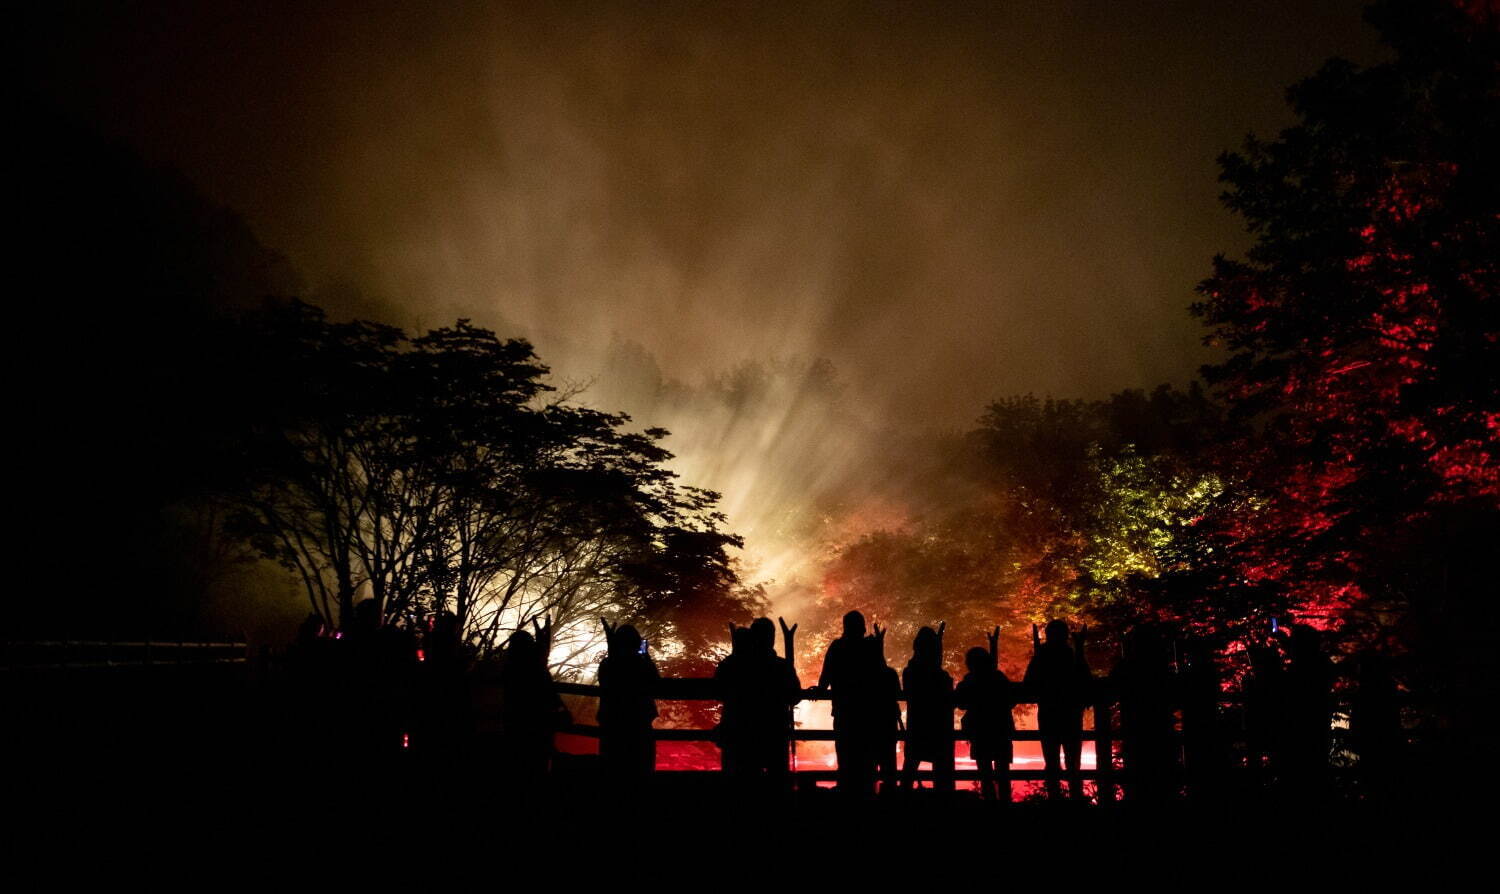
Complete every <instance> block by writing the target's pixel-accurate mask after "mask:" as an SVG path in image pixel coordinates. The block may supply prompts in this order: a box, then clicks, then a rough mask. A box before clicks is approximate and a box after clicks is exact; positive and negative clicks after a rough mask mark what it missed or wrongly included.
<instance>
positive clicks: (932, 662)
mask: <svg viewBox="0 0 1500 894" xmlns="http://www.w3.org/2000/svg"><path fill="white" fill-rule="evenodd" d="M940 642H941V640H940V638H939V636H938V632H937V631H936V630H933V629H932V628H931V627H923V628H922V629H921V630H918V631H917V637H916V639H915V640H913V641H912V656H911V661H909V662H907V665H906V668H905V670H903V671H902V672H901V687H902V690H903V691H904V692H905V693H906V761H905V764H904V766H903V767H902V782H901V785H902V787H903V788H904V789H907V790H911V789H912V788H913V787H914V786H915V784H916V778H917V766H918V764H920V763H921V762H923V761H927V762H929V763H931V764H932V775H933V790H934V791H937V792H951V791H953V678H952V677H950V676H948V672H947V671H945V670H943V655H942V648H941V646H940V645H939V644H940Z"/></svg>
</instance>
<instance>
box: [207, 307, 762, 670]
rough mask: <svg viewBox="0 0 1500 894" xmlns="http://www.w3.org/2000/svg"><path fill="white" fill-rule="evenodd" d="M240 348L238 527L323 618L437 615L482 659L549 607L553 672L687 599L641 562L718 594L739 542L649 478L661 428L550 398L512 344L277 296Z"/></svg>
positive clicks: (699, 496)
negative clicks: (339, 312)
mask: <svg viewBox="0 0 1500 894" xmlns="http://www.w3.org/2000/svg"><path fill="white" fill-rule="evenodd" d="M243 353H244V354H245V356H246V357H261V358H267V359H266V360H263V361H261V365H260V367H258V368H259V369H260V374H259V375H258V376H257V379H258V381H257V386H256V387H257V389H258V390H259V392H260V393H261V394H263V395H264V396H265V397H264V403H263V405H262V406H260V407H259V408H258V411H257V412H254V413H250V414H248V415H247V418H248V419H249V420H250V424H248V425H247V426H246V427H245V430H244V431H243V432H242V433H241V434H242V436H241V437H240V438H237V439H235V441H234V443H235V444H236V445H237V446H238V447H239V449H240V452H241V456H240V458H241V461H242V463H243V465H244V466H245V467H246V468H247V469H248V475H247V478H246V484H245V486H244V487H242V488H241V489H239V490H238V492H237V493H236V494H235V499H236V500H237V501H238V505H239V506H240V508H241V512H240V513H239V514H238V517H237V522H238V529H239V531H240V532H241V533H242V534H243V535H244V536H246V537H247V538H249V539H250V540H251V542H253V543H254V544H255V545H256V546H257V548H258V549H259V550H260V551H261V552H262V554H263V555H265V556H267V557H270V558H274V559H276V560H277V561H279V562H280V563H281V564H283V565H284V566H286V567H288V568H290V569H292V570H294V571H295V572H296V573H297V574H298V575H299V577H300V579H301V580H302V581H303V583H304V586H305V588H306V590H307V593H308V596H309V599H310V601H311V603H312V605H313V608H314V610H315V611H317V612H318V613H319V614H320V615H322V616H323V617H324V618H325V619H326V620H328V621H329V622H330V623H334V624H347V623H348V620H349V618H350V617H351V616H352V615H351V612H352V608H353V604H354V602H355V601H356V599H357V598H359V597H360V596H362V595H364V594H368V596H369V598H371V599H372V600H373V601H374V606H375V611H376V613H377V614H378V615H379V617H380V618H381V619H382V620H383V622H384V623H393V622H398V621H401V622H404V623H406V624H408V625H413V626H418V625H422V624H425V623H426V621H427V619H429V618H432V617H435V616H436V615H437V614H439V613H441V612H452V613H453V614H454V615H455V616H456V619H457V624H458V628H459V630H460V631H461V633H462V635H463V638H464V640H465V641H466V642H467V643H468V644H469V645H470V646H471V647H472V648H473V649H475V650H476V651H477V652H478V653H479V654H480V655H484V654H487V653H489V652H492V651H493V650H495V649H496V648H497V647H498V646H500V645H502V644H503V642H504V640H505V638H506V637H507V636H508V635H509V634H510V633H511V632H512V631H514V630H517V629H522V628H524V626H525V625H526V624H527V623H528V622H529V621H531V620H532V619H535V618H538V617H542V616H548V617H550V618H551V619H552V621H553V623H554V625H555V627H556V631H557V632H556V635H555V636H554V640H553V641H554V643H555V644H556V646H557V647H558V648H557V650H556V652H554V654H553V656H552V660H553V664H554V666H556V667H559V668H562V669H565V670H567V669H571V670H575V671H581V670H582V669H583V668H584V666H586V665H589V664H591V656H590V655H588V654H587V652H588V650H589V648H591V647H592V646H593V645H595V644H596V643H595V638H594V636H593V633H592V631H593V627H594V618H595V617H597V616H598V615H599V614H600V613H601V612H608V613H610V614H616V615H629V616H631V617H635V616H636V615H638V614H643V613H649V612H650V611H652V610H653V608H654V607H655V606H656V605H657V604H658V603H661V602H666V601H671V602H680V601H682V600H683V599H684V598H686V599H688V600H689V601H691V599H692V598H694V597H696V596H698V595H701V594H702V592H703V589H704V588H703V587H701V586H699V587H697V588H696V589H693V590H692V591H691V592H688V593H686V595H685V594H684V592H682V591H681V588H674V587H673V586H671V585H670V584H671V582H670V581H664V580H662V579H660V578H659V577H658V578H652V577H651V576H650V575H644V574H643V573H642V569H645V568H653V567H669V566H672V567H676V568H677V574H678V575H679V576H680V577H686V576H688V575H690V574H696V575H699V576H703V575H708V576H709V577H714V578H715V579H716V580H719V581H720V583H722V584H723V585H724V587H728V586H729V585H730V581H731V580H732V572H730V571H729V567H728V559H727V557H726V555H725V553H724V550H725V549H726V548H727V547H728V546H730V545H735V544H737V543H738V541H737V539H736V538H734V537H733V536H732V535H729V534H727V533H724V532H722V531H720V530H719V524H720V522H721V520H722V517H721V516H720V515H718V514H717V513H716V512H715V511H714V509H713V506H714V502H715V500H716V498H717V495H715V494H713V493H711V492H707V491H703V490H700V489H697V488H691V487H684V486H680V485H678V484H677V483H676V481H675V478H674V475H673V474H672V473H671V472H670V471H668V470H667V469H666V468H665V467H664V465H663V463H664V462H665V461H666V460H667V459H669V458H670V454H669V453H668V452H667V451H666V450H665V449H663V448H662V447H661V446H660V445H659V444H658V443H657V442H658V441H659V440H660V439H661V438H662V437H664V436H665V435H666V432H664V431H661V430H657V429H652V430H647V431H645V432H631V431H628V430H626V429H625V427H624V426H625V424H626V423H627V422H628V421H629V420H628V417H625V416H623V415H617V414H608V413H603V412H599V411H597V410H592V409H588V408H583V407H578V406H573V405H571V404H570V403H568V401H567V400H566V396H561V397H559V396H557V395H555V394H554V393H553V389H552V387H551V386H549V385H547V384H546V383H545V382H544V381H543V377H544V376H545V374H546V372H547V369H546V367H544V366H542V365H541V364H540V363H539V362H538V361H537V359H536V357H535V355H534V354H533V352H532V350H531V347H530V345H528V344H527V343H525V342H523V341H518V340H501V339H499V338H497V337H496V336H495V335H494V334H493V333H491V332H489V331H487V330H484V329H480V328H477V327H474V326H471V325H469V324H468V323H467V322H466V321H459V322H458V323H457V324H456V325H454V326H451V327H446V328H442V329H437V330H434V331H431V332H429V333H427V334H425V335H422V336H419V337H416V338H408V337H407V336H406V334H405V333H403V332H401V331H400V330H398V329H395V328H393V327H389V326H384V325H380V324H376V323H370V322H367V321H354V322H349V323H335V322H330V321H329V320H328V319H327V318H326V316H325V315H324V314H323V313H322V312H321V311H319V310H318V309H316V308H314V307H311V306H309V305H305V304H292V305H290V306H288V307H285V308H281V309H275V310H271V311H268V312H265V313H262V314H259V315H255V316H253V317H250V318H249V319H248V323H247V326H246V338H245V341H244V343H243ZM251 362H253V361H251ZM689 542H690V543H691V546H690V547H689V546H686V545H685V544H687V543H689ZM725 575H728V577H725Z"/></svg>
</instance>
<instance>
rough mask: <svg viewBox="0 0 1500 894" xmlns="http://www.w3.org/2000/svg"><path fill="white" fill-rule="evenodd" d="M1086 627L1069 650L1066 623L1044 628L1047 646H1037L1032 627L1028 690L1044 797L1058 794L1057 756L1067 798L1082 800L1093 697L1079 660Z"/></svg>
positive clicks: (1086, 670) (1089, 679)
mask: <svg viewBox="0 0 1500 894" xmlns="http://www.w3.org/2000/svg"><path fill="white" fill-rule="evenodd" d="M1087 630H1088V628H1084V630H1083V631H1082V632H1080V633H1079V634H1078V635H1077V636H1076V637H1074V648H1071V649H1070V648H1068V624H1067V622H1066V621H1060V620H1059V621H1050V622H1048V624H1047V641H1046V642H1045V643H1044V642H1041V640H1040V639H1039V638H1038V637H1037V634H1036V625H1032V629H1031V636H1032V647H1033V651H1032V655H1031V663H1030V664H1028V665H1027V666H1026V689H1027V691H1028V692H1030V694H1031V698H1033V699H1035V700H1036V706H1037V707H1036V719H1037V727H1038V729H1039V730H1040V732H1041V739H1042V762H1043V764H1044V766H1045V768H1046V777H1047V797H1048V798H1051V799H1056V798H1058V797H1060V796H1061V794H1062V787H1061V775H1062V772H1061V767H1060V766H1059V763H1058V753H1059V751H1061V753H1062V757H1063V760H1064V762H1065V763H1066V765H1067V771H1068V794H1069V795H1070V796H1072V797H1074V798H1082V797H1083V776H1082V767H1080V766H1079V760H1080V758H1081V757H1082V754H1083V710H1084V708H1085V706H1087V704H1088V700H1089V698H1090V696H1091V694H1092V693H1091V691H1090V690H1091V689H1092V682H1093V677H1092V675H1091V674H1090V673H1089V668H1088V663H1087V661H1086V660H1085V658H1084V655H1083V645H1084V637H1085V635H1086V634H1087Z"/></svg>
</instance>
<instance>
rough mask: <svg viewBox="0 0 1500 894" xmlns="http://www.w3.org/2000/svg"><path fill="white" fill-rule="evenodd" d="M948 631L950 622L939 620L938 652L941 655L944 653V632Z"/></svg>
mask: <svg viewBox="0 0 1500 894" xmlns="http://www.w3.org/2000/svg"><path fill="white" fill-rule="evenodd" d="M947 632H948V622H947V621H939V622H938V628H937V635H938V654H939V655H941V654H942V653H943V634H944V633H947Z"/></svg>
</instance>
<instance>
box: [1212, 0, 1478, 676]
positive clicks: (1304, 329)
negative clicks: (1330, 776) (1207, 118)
mask: <svg viewBox="0 0 1500 894" xmlns="http://www.w3.org/2000/svg"><path fill="white" fill-rule="evenodd" d="M1367 18H1368V19H1369V21H1371V22H1372V23H1373V24H1374V25H1376V27H1377V28H1379V29H1380V31H1381V33H1382V34H1383V36H1384V37H1385V39H1386V41H1387V42H1388V43H1389V44H1390V45H1391V46H1392V47H1393V48H1394V49H1395V50H1396V52H1397V57H1396V59H1395V60H1394V61H1392V62H1389V63H1387V64H1383V65H1379V66H1375V67H1371V68H1367V69H1359V68H1356V67H1355V66H1353V65H1351V64H1350V63H1348V62H1344V61H1342V60H1333V61H1330V62H1328V63H1327V64H1326V65H1325V66H1324V67H1323V68H1322V70H1321V71H1319V72H1318V73H1317V74H1316V75H1314V76H1312V77H1311V78H1308V79H1307V80H1305V81H1302V82H1301V83H1299V84H1297V85H1296V86H1294V87H1293V88H1292V89H1291V90H1290V91H1289V100H1290V102H1291V105H1292V106H1293V108H1294V110H1295V111H1296V113H1297V115H1298V118H1299V122H1298V123H1297V124H1296V125H1295V126H1294V127H1291V128H1290V129H1288V130H1285V131H1283V132H1282V133H1281V134H1280V136H1279V137H1278V138H1277V139H1276V140H1274V141H1269V142H1265V141H1260V140H1257V139H1255V138H1254V137H1251V138H1249V139H1248V140H1247V141H1246V144H1245V147H1244V149H1243V150H1242V151H1241V152H1239V153H1226V154H1225V155H1223V156H1222V157H1221V158H1220V164H1221V166H1222V169H1223V173H1222V176H1221V179H1222V180H1223V181H1224V182H1225V183H1227V184H1228V190H1227V191H1226V192H1225V194H1224V197H1223V198H1224V202H1225V204H1226V205H1227V206H1228V207H1229V208H1230V209H1231V210H1232V211H1234V212H1235V213H1237V214H1239V215H1241V216H1242V217H1243V218H1244V220H1245V221H1246V223H1247V225H1248V227H1249V229H1250V231H1251V232H1252V233H1253V234H1254V235H1255V237H1256V243H1255V245H1254V247H1253V248H1252V249H1251V250H1250V251H1249V253H1248V255H1247V257H1246V258H1245V259H1244V260H1229V259H1226V258H1224V257H1222V256H1221V257H1218V258H1216V259H1215V262H1214V274H1213V276H1211V277H1210V278H1209V279H1207V280H1206V281H1204V282H1203V283H1202V285H1201V286H1200V287H1199V292H1200V294H1201V296H1202V300H1201V301H1199V302H1198V303H1197V304H1195V305H1194V307H1193V310H1194V312H1195V313H1196V314H1197V315H1198V316H1200V317H1201V318H1202V319H1203V321H1204V322H1205V324H1206V325H1207V326H1208V327H1209V328H1210V329H1211V330H1212V331H1211V335H1210V336H1209V341H1210V343H1211V344H1217V345H1220V346H1223V347H1225V348H1227V349H1228V351H1229V358H1228V359H1227V360H1226V361H1225V362H1223V363H1221V364H1219V365H1217V366H1214V367H1210V368H1208V369H1207V370H1205V373H1206V375H1207V377H1208V378H1209V381H1210V382H1211V383H1213V384H1214V385H1215V386H1216V388H1217V390H1218V394H1219V396H1220V397H1221V398H1222V399H1223V400H1224V401H1225V402H1226V403H1227V404H1228V405H1229V406H1230V407H1231V408H1232V410H1233V412H1235V413H1236V414H1238V416H1239V417H1240V418H1242V419H1245V420H1247V421H1252V422H1254V424H1255V425H1256V427H1257V434H1256V436H1255V437H1254V438H1253V439H1247V441H1246V442H1244V443H1243V444H1241V445H1240V447H1239V449H1238V450H1237V452H1236V455H1235V461H1234V463H1233V465H1234V466H1235V467H1236V469H1237V471H1238V472H1239V473H1240V474H1241V475H1242V476H1243V477H1244V479H1245V480H1247V481H1248V482H1249V485H1250V493H1251V494H1253V496H1252V497H1250V498H1248V499H1246V500H1243V501H1238V502H1237V503H1236V504H1235V510H1234V511H1233V512H1232V513H1229V512H1226V513H1221V514H1220V515H1219V516H1218V517H1216V518H1213V519H1210V520H1209V523H1210V524H1211V525H1213V526H1214V528H1215V530H1216V532H1217V534H1218V537H1219V539H1220V541H1221V543H1222V544H1223V545H1224V546H1226V547H1227V549H1226V550H1224V551H1222V552H1221V553H1220V554H1219V555H1221V556H1223V555H1226V554H1227V556H1228V558H1229V561H1228V562H1227V564H1224V565H1222V566H1221V567H1220V568H1219V569H1218V570H1220V571H1222V572H1223V573H1222V575H1221V576H1220V579H1219V580H1218V581H1217V582H1216V584H1217V586H1218V587H1220V588H1221V589H1222V590H1223V591H1224V592H1225V593H1231V592H1233V591H1235V590H1243V589H1246V588H1249V589H1255V588H1260V589H1262V590H1266V591H1270V592H1275V593H1277V594H1280V595H1282V596H1285V597H1287V598H1288V599H1289V600H1290V602H1291V603H1292V604H1293V605H1294V606H1295V607H1296V608H1297V609H1298V610H1299V612H1300V614H1301V616H1302V617H1303V618H1305V619H1308V620H1314V621H1315V622H1321V623H1323V624H1325V625H1326V626H1330V627H1336V628H1340V629H1345V630H1348V631H1350V632H1360V633H1363V634H1366V635H1369V634H1375V633H1383V634H1394V635H1397V636H1402V637H1406V638H1407V644H1408V646H1411V647H1415V645H1416V644H1417V643H1418V642H1426V643H1428V644H1432V643H1434V642H1436V641H1434V640H1432V639H1431V638H1430V637H1429V638H1424V636H1423V635H1421V634H1418V633H1417V632H1416V631H1415V628H1417V627H1421V628H1424V629H1426V630H1428V631H1431V630H1434V629H1438V628H1442V629H1445V630H1448V631H1449V633H1447V634H1443V637H1445V638H1443V639H1441V642H1442V643H1443V644H1444V648H1443V650H1444V651H1454V650H1458V651H1463V650H1465V649H1468V648H1471V647H1470V646H1467V645H1465V644H1463V643H1462V642H1460V641H1454V640H1452V639H1451V631H1452V627H1453V625H1452V621H1453V619H1454V618H1456V617H1457V616H1459V615H1460V614H1463V613H1467V612H1471V611H1479V612H1480V614H1481V615H1489V616H1493V613H1494V612H1493V607H1492V606H1490V605H1489V603H1492V602H1493V600H1487V599H1479V600H1476V599H1471V598H1464V597H1462V596H1460V595H1459V593H1460V591H1462V592H1471V591H1473V589H1474V588H1475V587H1476V586H1483V585H1484V582H1485V581H1488V580H1489V576H1488V574H1487V573H1486V571H1487V564H1488V555H1487V552H1488V550H1489V548H1492V547H1488V548H1485V549H1483V550H1476V549H1475V547H1476V545H1477V544H1481V543H1483V542H1484V540H1485V539H1486V537H1487V536H1488V534H1487V532H1493V531H1494V526H1495V519H1496V512H1497V507H1500V317H1497V315H1500V307H1497V293H1496V266H1497V261H1500V29H1497V24H1500V15H1497V14H1496V12H1495V8H1494V6H1493V4H1490V3H1482V2H1481V3H1473V2H1467V3H1464V2H1386V3H1380V4H1376V5H1375V6H1372V7H1371V8H1370V10H1369V12H1368V13H1367ZM1434 532H1438V536H1434ZM1493 542H1500V540H1496V541H1492V543H1493ZM1489 586H1490V587H1492V586H1493V584H1492V583H1490V584H1489ZM1480 592H1483V591H1482V590H1481V591H1480ZM1481 603H1483V604H1481ZM1424 617H1425V618H1428V619H1429V620H1430V621H1434V623H1426V622H1421V621H1420V619H1421V618H1424ZM1470 618H1471V619H1473V620H1477V618H1475V617H1474V616H1472V615H1470ZM1439 619H1440V621H1439Z"/></svg>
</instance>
